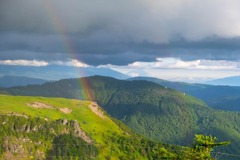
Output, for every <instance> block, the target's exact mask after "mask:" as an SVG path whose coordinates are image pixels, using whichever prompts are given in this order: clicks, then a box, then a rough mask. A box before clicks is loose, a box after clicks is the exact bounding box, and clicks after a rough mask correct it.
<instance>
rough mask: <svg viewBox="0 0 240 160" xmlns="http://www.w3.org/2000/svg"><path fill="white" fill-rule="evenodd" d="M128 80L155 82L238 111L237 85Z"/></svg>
mask: <svg viewBox="0 0 240 160" xmlns="http://www.w3.org/2000/svg"><path fill="white" fill-rule="evenodd" d="M128 80H130V81H132V80H146V81H150V82H155V83H157V84H159V85H162V86H166V87H169V88H173V89H176V90H178V91H181V92H184V93H186V94H189V95H192V96H194V97H197V98H199V99H201V100H203V101H204V102H206V103H207V104H208V105H209V106H210V107H212V108H215V109H222V110H227V111H240V105H239V104H240V87H237V86H220V85H215V86H214V85H207V84H197V83H196V84H191V83H185V82H171V81H166V80H162V79H158V78H151V77H134V78H130V79H128Z"/></svg>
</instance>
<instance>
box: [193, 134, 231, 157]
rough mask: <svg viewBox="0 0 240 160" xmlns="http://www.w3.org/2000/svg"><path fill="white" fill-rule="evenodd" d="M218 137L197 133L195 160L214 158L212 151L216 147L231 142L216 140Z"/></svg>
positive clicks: (194, 146)
mask: <svg viewBox="0 0 240 160" xmlns="http://www.w3.org/2000/svg"><path fill="white" fill-rule="evenodd" d="M216 141H217V138H216V137H212V136H211V135H210V136H206V135H202V134H196V135H195V138H194V144H193V158H194V159H195V160H213V159H214V158H213V157H211V152H212V151H213V148H214V147H217V146H225V145H229V144H230V142H216Z"/></svg>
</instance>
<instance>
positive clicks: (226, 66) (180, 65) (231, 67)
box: [105, 57, 240, 82]
mask: <svg viewBox="0 0 240 160" xmlns="http://www.w3.org/2000/svg"><path fill="white" fill-rule="evenodd" d="M239 66H240V62H238V61H227V60H204V59H203V60H194V61H183V60H181V59H176V58H172V57H169V58H160V57H158V58H156V61H155V62H134V63H131V64H129V65H126V66H117V65H105V67H108V68H111V69H113V70H116V71H119V72H121V73H124V74H127V75H129V76H149V77H157V78H160V79H167V80H171V81H186V82H204V81H207V80H211V79H215V78H223V77H228V76H236V75H239V73H240V67H239Z"/></svg>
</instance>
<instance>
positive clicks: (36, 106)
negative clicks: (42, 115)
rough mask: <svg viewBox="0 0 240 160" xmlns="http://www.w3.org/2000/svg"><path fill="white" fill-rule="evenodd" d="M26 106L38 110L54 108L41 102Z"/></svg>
mask: <svg viewBox="0 0 240 160" xmlns="http://www.w3.org/2000/svg"><path fill="white" fill-rule="evenodd" d="M27 105H28V106H30V107H33V108H38V109H43V108H46V109H54V106H51V105H49V104H45V103H42V102H33V103H27Z"/></svg>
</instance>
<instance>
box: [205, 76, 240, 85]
mask: <svg viewBox="0 0 240 160" xmlns="http://www.w3.org/2000/svg"><path fill="white" fill-rule="evenodd" d="M206 84H211V85H226V86H240V76H232V77H226V78H220V79H214V80H211V81H207V82H206Z"/></svg>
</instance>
